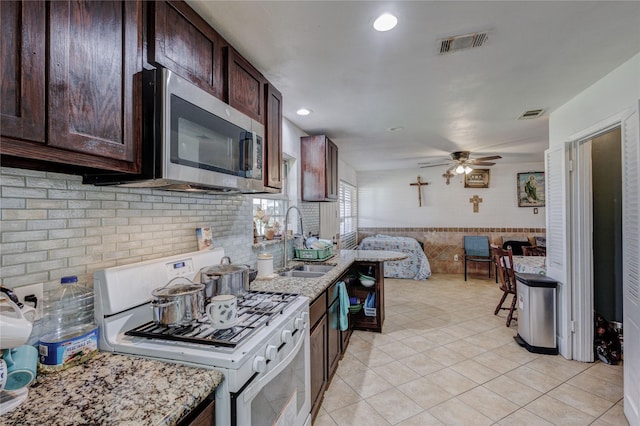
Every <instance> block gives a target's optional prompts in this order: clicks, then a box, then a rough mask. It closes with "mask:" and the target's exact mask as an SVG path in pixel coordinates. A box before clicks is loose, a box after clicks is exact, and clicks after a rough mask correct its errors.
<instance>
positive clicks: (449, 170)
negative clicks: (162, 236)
mask: <svg viewBox="0 0 640 426" xmlns="http://www.w3.org/2000/svg"><path fill="white" fill-rule="evenodd" d="M456 167H458V166H457V165H455V164H454V165H453V166H451V167H449V168H448V169H447V171H446V172H445V173H449V172H452V171H453V174H454V175H455V174H456V172H455V171H454V170H455V169H456Z"/></svg>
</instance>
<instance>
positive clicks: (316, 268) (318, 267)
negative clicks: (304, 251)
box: [293, 265, 334, 274]
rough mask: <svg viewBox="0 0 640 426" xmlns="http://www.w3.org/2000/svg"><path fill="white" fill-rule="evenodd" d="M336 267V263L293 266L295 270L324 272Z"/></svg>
mask: <svg viewBox="0 0 640 426" xmlns="http://www.w3.org/2000/svg"><path fill="white" fill-rule="evenodd" d="M333 268H334V265H298V266H296V267H295V268H293V270H294V271H304V272H322V273H323V274H325V273H327V272H329V271H330V270H332V269H333Z"/></svg>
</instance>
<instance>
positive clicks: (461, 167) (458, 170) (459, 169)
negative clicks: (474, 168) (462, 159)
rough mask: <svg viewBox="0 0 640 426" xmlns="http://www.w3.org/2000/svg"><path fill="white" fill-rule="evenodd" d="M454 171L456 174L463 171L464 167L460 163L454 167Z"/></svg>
mask: <svg viewBox="0 0 640 426" xmlns="http://www.w3.org/2000/svg"><path fill="white" fill-rule="evenodd" d="M467 167H468V166H467ZM456 173H457V174H461V173H464V167H463V166H462V164H460V165H459V166H458V167H456Z"/></svg>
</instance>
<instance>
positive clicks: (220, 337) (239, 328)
mask: <svg viewBox="0 0 640 426" xmlns="http://www.w3.org/2000/svg"><path fill="white" fill-rule="evenodd" d="M297 297H298V295H297V294H291V293H267V292H257V291H252V292H248V293H246V294H245V295H244V296H243V297H241V298H238V323H237V324H236V325H235V326H233V327H231V328H227V329H217V328H214V327H213V326H211V324H210V321H209V319H208V318H207V317H206V316H204V318H202V319H198V320H197V321H193V322H191V323H190V324H186V325H182V326H172V327H169V326H164V325H158V324H156V323H155V322H148V323H146V324H143V325H141V326H138V327H136V328H134V329H132V330H129V331H127V332H126V333H125V334H126V335H127V336H137V337H146V338H149V339H160V340H172V341H179V342H189V343H198V344H204V345H209V346H221V347H231V348H233V347H236V346H238V345H239V344H240V343H241V342H242V341H244V340H245V339H246V338H247V337H249V336H251V335H252V334H253V333H254V332H256V331H257V330H259V329H260V328H262V327H266V326H268V325H269V321H270V319H271V318H272V317H273V316H274V315H277V314H282V313H283V312H284V310H285V309H286V307H287V306H288V305H289V304H290V303H291V302H292V301H293V300H295V299H296V298H297Z"/></svg>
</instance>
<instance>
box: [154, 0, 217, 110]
mask: <svg viewBox="0 0 640 426" xmlns="http://www.w3.org/2000/svg"><path fill="white" fill-rule="evenodd" d="M150 5H151V7H152V8H153V12H152V20H151V22H150V24H149V44H148V47H147V48H148V58H147V60H148V61H149V62H150V63H153V64H157V65H161V66H163V67H165V68H168V69H170V70H172V71H175V72H176V73H177V74H179V75H181V76H182V77H184V78H186V79H187V80H189V81H191V82H192V83H194V84H195V85H197V86H199V87H200V88H202V89H204V90H206V91H207V92H209V93H211V94H212V95H213V96H215V97H217V98H219V99H223V100H224V93H223V88H224V84H223V77H222V76H223V62H222V48H223V47H222V46H223V44H225V43H224V40H223V39H222V37H220V35H219V34H218V33H217V32H216V31H215V30H214V29H213V28H211V26H209V24H207V23H206V21H205V20H204V19H202V18H201V17H200V16H199V15H198V14H197V13H196V12H195V11H194V10H193V9H191V8H190V7H189V6H188V5H187V4H186V3H184V2H176V1H157V2H153V3H150Z"/></svg>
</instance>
